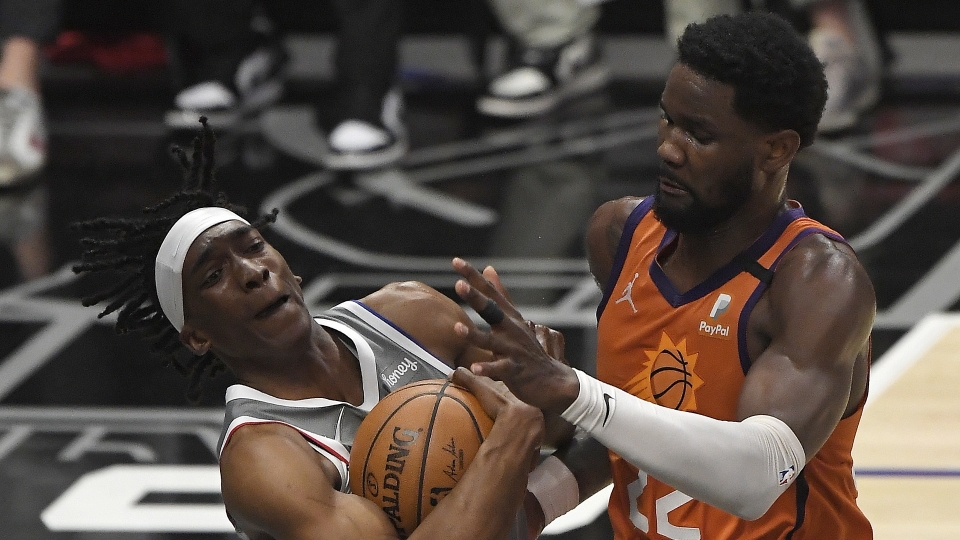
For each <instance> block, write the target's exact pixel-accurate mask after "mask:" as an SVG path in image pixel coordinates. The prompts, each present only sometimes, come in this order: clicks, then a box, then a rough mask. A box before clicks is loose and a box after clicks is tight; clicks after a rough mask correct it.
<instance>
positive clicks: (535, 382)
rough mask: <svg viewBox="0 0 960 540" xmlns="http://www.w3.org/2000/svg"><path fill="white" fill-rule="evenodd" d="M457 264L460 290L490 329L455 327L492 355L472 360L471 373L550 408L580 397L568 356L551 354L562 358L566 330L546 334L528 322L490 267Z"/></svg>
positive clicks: (559, 407)
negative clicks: (485, 359)
mask: <svg viewBox="0 0 960 540" xmlns="http://www.w3.org/2000/svg"><path fill="white" fill-rule="evenodd" d="M453 268H454V269H455V270H456V271H457V273H459V274H460V275H461V276H462V277H463V279H461V280H458V281H457V283H456V285H455V289H456V291H457V294H458V295H460V297H461V298H462V299H463V300H464V301H465V302H466V303H467V304H468V305H470V307H471V308H473V309H474V310H475V311H476V312H477V313H478V314H480V316H481V317H483V318H484V320H486V321H487V323H488V324H490V327H491V330H490V331H489V332H488V331H485V330H481V329H480V328H472V329H471V328H469V327H468V326H467V325H465V324H462V323H457V324H455V325H454V331H455V332H456V333H457V334H458V335H460V336H462V337H464V338H465V339H467V340H468V341H469V342H470V343H471V344H473V345H474V346H476V347H479V348H481V349H486V350H489V351H491V352H492V353H493V355H494V360H493V361H491V362H477V363H474V364H473V365H472V366H471V369H472V370H473V372H474V373H476V374H478V375H485V376H488V377H490V378H493V379H497V380H501V381H503V382H504V383H506V385H507V387H509V388H510V390H511V391H512V392H513V393H514V394H515V395H516V396H517V397H518V398H520V399H521V400H523V401H525V402H526V403H529V404H531V405H535V406H537V407H539V408H541V409H543V410H544V411H546V412H552V413H560V412H563V411H564V410H566V408H567V407H568V406H569V405H570V404H571V403H573V400H574V399H576V397H577V393H578V392H579V387H580V384H579V382H578V380H577V376H576V374H575V373H574V372H573V370H572V369H571V368H570V367H569V366H568V365H566V364H565V363H564V362H565V360H563V361H561V360H559V359H557V358H555V357H553V356H551V354H548V351H550V352H551V353H553V354H559V356H560V357H561V358H562V356H563V353H562V351H563V342H562V334H560V333H559V332H556V333H551V332H552V331H551V332H547V331H546V330H549V329H547V328H546V327H541V329H540V331H538V330H537V328H536V326H535V325H530V324H528V323H527V321H524V320H523V317H521V316H520V313H519V312H518V311H517V309H516V307H514V305H513V304H512V303H510V301H509V299H508V298H507V295H506V293H505V290H504V289H503V286H502V284H500V283H499V278H498V277H497V276H496V272H495V271H493V269H492V268H489V267H488V269H487V270H485V272H484V273H483V274H481V273H480V272H478V271H477V269H476V268H474V267H473V266H472V265H470V263H468V262H467V261H465V260H463V259H460V258H456V259H454V260H453ZM490 277H493V278H496V279H495V280H491V279H490ZM538 334H539V335H540V336H539V337H538ZM541 340H543V342H541ZM558 351H559V353H558Z"/></svg>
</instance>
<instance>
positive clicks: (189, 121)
mask: <svg viewBox="0 0 960 540" xmlns="http://www.w3.org/2000/svg"><path fill="white" fill-rule="evenodd" d="M286 62H287V57H286V52H285V51H283V50H281V49H279V48H277V47H261V48H259V49H257V50H255V51H254V52H253V53H251V54H250V55H249V56H247V57H246V58H244V59H243V61H241V62H240V64H239V65H238V66H237V71H236V73H235V74H234V80H233V81H232V85H231V86H228V85H226V84H224V83H222V82H220V81H203V82H200V83H197V84H194V85H192V86H188V87H187V88H184V89H183V90H181V91H180V92H178V93H177V95H176V96H175V97H174V105H175V106H176V108H175V109H173V110H170V111H167V113H166V114H165V115H164V123H165V124H166V125H167V127H170V128H175V129H194V128H196V126H197V122H198V121H199V119H200V116H206V117H207V119H209V120H210V123H211V124H213V125H214V126H217V127H218V128H223V127H229V126H231V125H233V124H234V123H236V122H237V121H238V120H239V119H241V118H243V117H244V116H249V115H251V114H255V113H257V112H259V111H261V110H263V109H265V108H267V107H269V106H271V105H273V104H274V103H276V102H278V101H279V100H280V98H281V97H283V90H284V82H283V68H284V67H285V65H286Z"/></svg>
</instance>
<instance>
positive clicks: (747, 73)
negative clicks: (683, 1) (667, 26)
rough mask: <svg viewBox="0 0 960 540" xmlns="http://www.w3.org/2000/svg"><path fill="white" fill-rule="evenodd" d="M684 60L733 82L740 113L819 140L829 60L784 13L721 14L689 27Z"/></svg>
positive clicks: (804, 142) (808, 140)
mask: <svg viewBox="0 0 960 540" xmlns="http://www.w3.org/2000/svg"><path fill="white" fill-rule="evenodd" d="M677 50H678V53H679V58H678V59H679V63H680V64H682V65H685V66H687V67H689V68H690V69H692V70H693V71H695V72H697V73H699V74H700V75H702V76H704V77H706V78H708V79H711V80H714V81H717V82H720V83H723V84H728V85H731V86H733V88H734V103H733V108H734V110H735V111H736V113H737V114H738V115H740V117H741V118H743V119H744V120H747V121H748V122H752V123H754V124H756V125H758V126H759V127H761V128H764V129H770V130H780V129H792V130H794V131H796V132H797V133H798V134H799V135H800V147H801V148H805V147H807V146H809V145H810V144H812V143H813V140H814V138H815V137H816V134H817V124H819V123H820V117H821V116H822V115H823V107H824V104H825V103H826V101H827V80H826V77H825V75H824V72H823V64H822V63H821V62H820V60H818V59H817V57H816V55H815V54H814V53H813V50H812V49H811V48H810V46H809V44H808V43H807V41H806V40H805V39H804V38H803V36H801V35H800V34H799V32H797V30H796V29H795V28H794V27H793V26H792V25H791V24H790V23H789V22H787V20H786V19H784V18H783V17H781V16H779V15H776V14H773V13H769V12H762V11H752V12H747V13H742V14H738V15H719V16H716V17H712V18H710V19H708V20H706V21H705V22H703V23H694V24H691V25H689V26H687V28H686V30H685V31H684V32H683V35H682V36H681V37H680V39H679V40H677Z"/></svg>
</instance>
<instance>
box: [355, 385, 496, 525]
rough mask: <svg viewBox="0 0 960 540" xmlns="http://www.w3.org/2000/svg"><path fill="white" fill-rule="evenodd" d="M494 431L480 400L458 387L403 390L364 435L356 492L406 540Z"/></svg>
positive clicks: (358, 447)
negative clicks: (381, 511)
mask: <svg viewBox="0 0 960 540" xmlns="http://www.w3.org/2000/svg"><path fill="white" fill-rule="evenodd" d="M492 426H493V421H492V420H491V419H490V417H489V416H487V414H486V413H485V412H484V410H483V408H482V407H481V406H480V402H479V401H478V400H477V398H476V397H475V396H474V395H473V394H471V393H470V392H469V391H468V390H467V389H465V388H463V387H460V386H457V385H455V384H453V383H451V382H450V381H447V380H444V379H435V380H427V381H419V382H415V383H411V384H408V385H406V386H403V387H401V388H398V389H397V390H395V391H393V392H392V393H390V394H389V395H387V396H386V397H384V398H383V399H382V400H381V401H380V402H379V403H378V404H377V405H375V406H374V407H373V409H372V410H371V411H370V414H368V415H367V417H366V418H364V420H363V422H361V423H360V427H359V428H358V429H357V434H356V437H355V438H354V441H353V447H352V448H351V451H350V489H351V491H352V492H353V493H355V494H357V495H360V496H362V497H365V498H367V499H369V500H371V501H373V502H374V503H376V504H377V505H378V506H380V508H382V509H383V511H384V512H386V514H387V516H388V517H389V518H390V521H391V522H393V525H394V527H396V529H397V533H398V534H399V535H400V536H401V537H406V536H408V535H409V534H410V533H412V532H413V530H414V529H415V528H416V527H417V525H419V524H420V522H421V521H422V520H423V519H424V518H426V517H427V516H428V515H429V514H430V512H431V511H432V510H433V509H434V508H435V507H436V506H437V504H438V503H439V502H440V501H441V500H443V498H444V496H446V494H447V493H448V492H449V491H450V490H451V489H453V487H454V486H456V485H457V482H458V481H459V480H460V478H461V476H463V473H464V471H465V470H466V469H467V467H468V466H469V465H470V462H471V461H473V458H474V456H475V455H476V454H477V451H478V449H479V448H480V444H481V443H482V442H483V440H484V439H485V438H486V436H487V434H488V433H490V428H491V427H492Z"/></svg>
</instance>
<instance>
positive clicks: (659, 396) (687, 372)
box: [624, 332, 703, 411]
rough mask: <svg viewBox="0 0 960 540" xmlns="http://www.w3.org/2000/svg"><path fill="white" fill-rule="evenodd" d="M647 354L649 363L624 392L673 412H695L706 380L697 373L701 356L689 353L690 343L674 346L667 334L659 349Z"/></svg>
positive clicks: (683, 340) (661, 339)
mask: <svg viewBox="0 0 960 540" xmlns="http://www.w3.org/2000/svg"><path fill="white" fill-rule="evenodd" d="M644 352H645V353H646V355H647V360H646V361H645V362H644V364H643V367H642V369H641V370H640V373H638V374H637V376H636V377H634V378H633V380H631V381H630V383H628V385H627V387H626V388H624V390H626V391H628V392H630V393H631V394H633V395H635V396H638V397H640V398H643V399H645V400H647V401H652V402H654V403H657V404H659V405H663V406H664V407H670V408H671V409H677V410H681V411H689V410H695V409H696V408H697V399H696V390H697V389H698V388H700V387H701V386H703V379H701V378H700V377H699V376H697V374H696V367H697V357H698V356H699V354H698V353H691V352H688V351H687V340H686V339H681V340H680V342H679V343H674V342H673V340H672V339H670V336H668V335H667V333H666V332H664V333H663V335H661V336H660V345H659V346H658V347H657V349H655V350H647V351H644Z"/></svg>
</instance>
